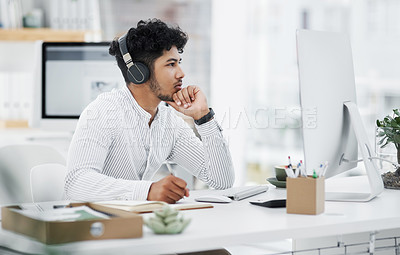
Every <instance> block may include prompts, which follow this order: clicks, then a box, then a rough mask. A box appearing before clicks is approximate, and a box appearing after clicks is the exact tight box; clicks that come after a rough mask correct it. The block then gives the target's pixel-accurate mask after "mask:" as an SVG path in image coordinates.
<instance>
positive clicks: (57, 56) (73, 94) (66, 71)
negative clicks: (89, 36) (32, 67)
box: [41, 42, 125, 120]
mask: <svg viewBox="0 0 400 255" xmlns="http://www.w3.org/2000/svg"><path fill="white" fill-rule="evenodd" d="M108 49H109V43H108V42H98V43H83V42H82V43H77V42H44V43H43V44H42V79H41V80H42V90H41V91H42V93H41V100H42V102H41V118H42V119H55V120H56V119H59V120H62V119H78V118H79V116H80V114H81V112H82V111H83V109H84V108H85V107H86V106H87V105H88V104H89V103H90V102H91V101H93V100H94V99H95V98H96V97H97V96H98V95H99V94H101V93H103V92H106V91H111V90H112V89H113V88H118V87H122V86H125V82H124V80H123V77H122V75H121V72H120V69H119V68H118V66H117V63H116V61H115V57H113V56H111V55H109V54H108Z"/></svg>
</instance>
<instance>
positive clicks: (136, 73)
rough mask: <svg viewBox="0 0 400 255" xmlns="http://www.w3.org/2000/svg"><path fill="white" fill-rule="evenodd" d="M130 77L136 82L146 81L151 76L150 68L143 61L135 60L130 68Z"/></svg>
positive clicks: (130, 79)
mask: <svg viewBox="0 0 400 255" xmlns="http://www.w3.org/2000/svg"><path fill="white" fill-rule="evenodd" d="M127 74H128V79H129V81H131V82H132V83H134V84H142V83H145V82H146V81H147V80H148V79H149V77H150V70H149V68H148V67H147V66H146V65H145V64H143V63H141V62H133V65H132V66H131V67H130V68H129V69H128V73H127Z"/></svg>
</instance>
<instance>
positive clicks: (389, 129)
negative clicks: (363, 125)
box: [376, 109, 400, 175]
mask: <svg viewBox="0 0 400 255" xmlns="http://www.w3.org/2000/svg"><path fill="white" fill-rule="evenodd" d="M376 126H377V127H378V134H377V136H378V137H381V139H380V140H379V142H378V145H379V146H380V147H381V148H384V147H386V146H387V145H388V144H390V143H393V144H394V146H395V147H396V149H397V163H399V164H400V111H399V109H393V116H390V115H388V116H386V117H385V118H384V119H383V120H376ZM396 174H397V175H400V167H399V168H397V170H396Z"/></svg>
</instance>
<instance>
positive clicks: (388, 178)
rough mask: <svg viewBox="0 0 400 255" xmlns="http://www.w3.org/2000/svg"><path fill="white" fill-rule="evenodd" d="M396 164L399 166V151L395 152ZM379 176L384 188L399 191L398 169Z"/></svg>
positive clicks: (399, 175) (399, 174)
mask: <svg viewBox="0 0 400 255" xmlns="http://www.w3.org/2000/svg"><path fill="white" fill-rule="evenodd" d="M397 163H398V164H400V150H397ZM381 176H382V180H383V186H384V187H385V188H387V189H400V167H398V168H397V170H396V171H395V172H386V173H384V174H382V175H381Z"/></svg>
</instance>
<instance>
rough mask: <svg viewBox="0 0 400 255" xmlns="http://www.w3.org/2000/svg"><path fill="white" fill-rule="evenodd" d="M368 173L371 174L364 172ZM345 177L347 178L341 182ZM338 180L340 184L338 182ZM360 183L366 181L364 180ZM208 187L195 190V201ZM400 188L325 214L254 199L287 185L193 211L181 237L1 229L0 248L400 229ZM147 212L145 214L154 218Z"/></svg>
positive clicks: (101, 250)
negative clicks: (86, 236)
mask: <svg viewBox="0 0 400 255" xmlns="http://www.w3.org/2000/svg"><path fill="white" fill-rule="evenodd" d="M362 177H366V176H362ZM342 179H343V180H342ZM342 179H339V178H338V179H337V180H335V179H332V180H329V181H331V182H332V183H333V184H332V183H328V184H327V189H329V188H334V186H335V185H342V184H343V182H348V184H352V186H356V185H354V184H355V183H360V178H358V177H348V178H342ZM334 182H336V183H334ZM361 182H365V181H364V180H361ZM205 192H209V191H203V190H198V191H191V196H190V197H189V198H187V200H188V201H193V199H194V198H195V197H196V196H200V195H202V194H205ZM398 196H399V192H398V191H397V190H386V189H385V191H384V192H383V193H382V194H381V195H379V196H378V197H376V198H375V199H373V200H372V201H370V202H367V203H365V202H357V203H355V202H326V204H325V212H324V213H322V214H320V215H297V214H287V213H286V209H285V208H265V207H260V206H256V205H251V204H250V203H249V201H253V200H258V199H259V200H269V199H282V198H285V197H286V190H285V189H279V188H278V189H275V188H271V189H270V190H269V191H268V192H267V193H262V194H260V195H257V196H255V197H251V198H248V199H244V200H241V201H233V202H232V203H228V204H214V208H211V209H200V210H188V211H184V212H183V214H184V216H185V217H186V218H191V219H192V222H191V223H190V225H189V226H188V227H187V229H186V230H185V231H184V232H183V233H182V234H178V235H156V234H153V233H152V232H151V231H150V230H149V229H148V228H147V227H144V229H143V230H144V232H143V237H142V238H138V239H119V240H107V241H86V242H76V243H69V244H63V245H54V246H46V245H43V244H41V243H39V242H36V241H33V240H32V239H28V238H26V237H23V236H21V235H17V234H14V233H11V232H8V231H5V230H1V231H0V246H3V247H8V248H11V249H15V250H18V251H22V252H27V253H43V251H45V250H46V251H49V252H50V251H53V252H62V253H63V254H76V253H79V254H109V253H115V252H117V253H118V254H125V253H126V254H132V251H134V253H137V254H166V253H174V252H188V251H199V250H206V249H213V248H220V247H223V246H229V245H238V244H246V243H258V242H270V241H277V240H283V239H286V238H293V239H298V238H311V237H318V236H323V235H325V236H332V235H338V234H351V233H359V232H367V231H375V230H383V229H392V228H400V215H399V214H398V212H399V210H400V203H396V201H398ZM150 216H151V214H145V215H144V217H145V218H146V217H150Z"/></svg>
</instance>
